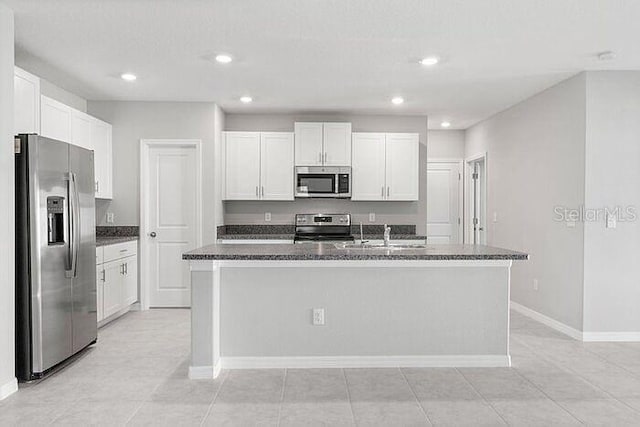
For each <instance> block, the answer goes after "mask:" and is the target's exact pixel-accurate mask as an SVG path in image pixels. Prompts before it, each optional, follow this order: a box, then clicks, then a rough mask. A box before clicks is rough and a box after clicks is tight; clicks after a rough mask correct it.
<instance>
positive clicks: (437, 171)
mask: <svg viewBox="0 0 640 427" xmlns="http://www.w3.org/2000/svg"><path fill="white" fill-rule="evenodd" d="M461 176H462V160H430V161H429V162H427V243H429V244H459V243H462V241H463V239H462V234H463V233H462V205H463V199H462V196H463V192H462V179H461Z"/></svg>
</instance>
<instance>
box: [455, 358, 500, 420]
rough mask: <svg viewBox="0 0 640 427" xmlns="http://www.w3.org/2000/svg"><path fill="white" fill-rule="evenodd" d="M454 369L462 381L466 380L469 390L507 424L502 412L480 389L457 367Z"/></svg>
mask: <svg viewBox="0 0 640 427" xmlns="http://www.w3.org/2000/svg"><path fill="white" fill-rule="evenodd" d="M453 369H455V370H456V372H457V373H458V374H459V375H460V376H461V377H462V380H463V381H464V382H466V383H467V384H469V387H471V390H473V391H474V392H475V393H476V394H477V395H478V396H480V399H482V400H483V401H484V403H486V404H487V405H488V406H489V407H490V408H491V409H492V410H493V412H495V413H496V415H497V416H498V417H499V418H500V419H501V420H502V421H504V424H505V425H507V426H508V425H509V423H508V422H507V420H506V418H505V417H503V416H502V414H501V413H500V412H498V410H497V409H496V407H495V406H493V404H492V403H491V402H490V401H489V399H487V398H486V397H485V396H484V395H483V394H482V393H480V391H478V390H477V389H476V388H475V387H474V386H473V384H471V381H469V379H468V378H467V377H465V376H464V374H463V373H462V372H460V370H459V369H458V368H453Z"/></svg>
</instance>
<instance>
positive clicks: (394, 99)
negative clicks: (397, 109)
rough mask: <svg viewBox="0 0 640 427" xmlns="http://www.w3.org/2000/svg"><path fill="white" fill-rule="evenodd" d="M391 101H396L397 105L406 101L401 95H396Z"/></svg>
mask: <svg viewBox="0 0 640 427" xmlns="http://www.w3.org/2000/svg"><path fill="white" fill-rule="evenodd" d="M391 102H392V103H394V104H395V105H400V104H402V103H403V102H404V98H403V97H401V96H396V97H395V98H392V99H391Z"/></svg>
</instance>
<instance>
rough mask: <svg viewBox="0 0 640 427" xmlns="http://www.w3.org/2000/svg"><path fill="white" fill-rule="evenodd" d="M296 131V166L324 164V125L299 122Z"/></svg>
mask: <svg viewBox="0 0 640 427" xmlns="http://www.w3.org/2000/svg"><path fill="white" fill-rule="evenodd" d="M294 130H295V147H296V148H295V156H296V166H318V165H321V164H322V156H323V152H322V123H305V122H297V123H295V125H294Z"/></svg>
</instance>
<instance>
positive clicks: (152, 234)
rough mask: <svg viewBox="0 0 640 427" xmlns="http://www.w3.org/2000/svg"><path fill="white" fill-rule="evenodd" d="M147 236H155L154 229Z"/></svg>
mask: <svg viewBox="0 0 640 427" xmlns="http://www.w3.org/2000/svg"><path fill="white" fill-rule="evenodd" d="M149 236H151V237H153V238H155V237H156V236H157V234H156V232H155V231H152V232H151V233H149Z"/></svg>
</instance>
